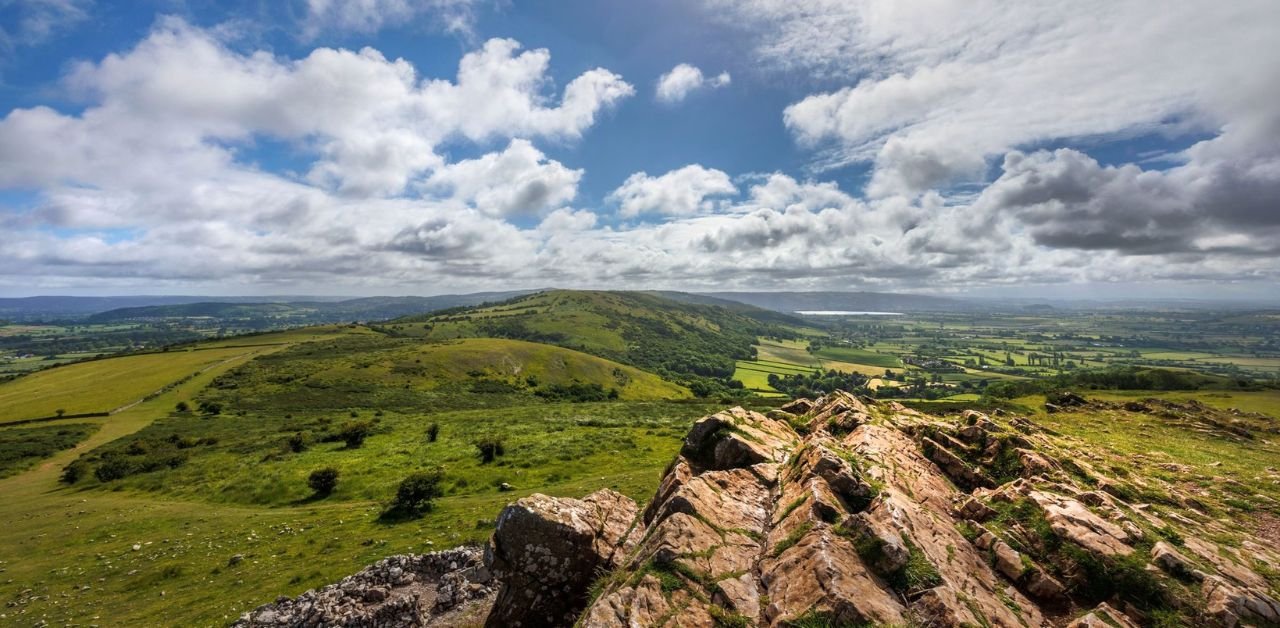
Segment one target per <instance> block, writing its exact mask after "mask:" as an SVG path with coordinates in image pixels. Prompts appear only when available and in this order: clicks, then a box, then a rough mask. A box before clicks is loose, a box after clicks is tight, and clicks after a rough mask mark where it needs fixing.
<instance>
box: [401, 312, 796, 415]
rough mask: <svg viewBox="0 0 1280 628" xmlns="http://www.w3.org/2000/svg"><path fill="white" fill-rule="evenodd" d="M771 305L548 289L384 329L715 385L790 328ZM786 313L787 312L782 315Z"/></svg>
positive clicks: (699, 387) (705, 390)
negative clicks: (524, 346)
mask: <svg viewBox="0 0 1280 628" xmlns="http://www.w3.org/2000/svg"><path fill="white" fill-rule="evenodd" d="M778 320H779V319H778V318H777V314H776V313H771V312H764V311H762V310H757V309H755V308H749V306H737V307H735V308H734V309H728V308H725V307H720V306H717V305H707V304H702V303H689V302H680V301H675V300H672V299H669V298H666V297H664V296H659V295H658V294H653V293H642V292H596V291H567V290H555V291H549V292H542V293H538V294H533V295H529V296H525V297H519V298H515V299H511V300H510V301H506V302H504V303H501V304H498V305H493V306H488V307H478V308H465V309H457V310H449V311H444V312H438V313H435V314H432V315H424V316H414V317H407V318H402V319H398V320H395V321H392V322H390V323H388V324H387V325H386V326H385V329H387V330H388V331H390V332H391V333H394V334H398V335H404V336H417V337H423V338H428V339H433V340H445V339H454V338H468V337H490V338H513V339H521V340H529V341H534V342H542V343H547V344H553V345H558V346H561V347H567V348H570V349H576V350H578V351H583V352H585V353H590V354H592V355H597V356H600V357H604V358H608V359H611V360H616V361H618V362H622V363H624V364H630V365H632V366H636V367H639V368H642V369H644V370H647V371H650V372H653V373H657V374H658V375H661V376H662V377H664V378H666V379H668V380H672V381H677V382H681V383H684V384H686V385H689V386H690V387H691V388H692V389H693V390H694V392H695V394H700V395H705V394H710V393H713V392H716V391H718V390H722V389H723V387H724V386H725V385H726V383H727V382H728V381H729V378H730V377H731V376H732V375H733V371H734V366H735V363H736V361H737V360H750V359H754V357H755V349H754V348H753V347H752V345H753V344H754V343H755V342H756V339H757V337H758V336H762V335H768V336H790V335H794V331H792V330H790V329H788V328H787V327H784V326H783V325H780V324H778V322H775V321H778ZM786 320H788V321H790V320H791V319H786Z"/></svg>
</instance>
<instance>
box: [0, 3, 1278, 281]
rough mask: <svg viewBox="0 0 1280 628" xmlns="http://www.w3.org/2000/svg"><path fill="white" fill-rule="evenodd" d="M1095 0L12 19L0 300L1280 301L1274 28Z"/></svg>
mask: <svg viewBox="0 0 1280 628" xmlns="http://www.w3.org/2000/svg"><path fill="white" fill-rule="evenodd" d="M1085 4H1086V5H1087V6H1078V5H1077V6H1073V7H1045V6H1023V5H1021V4H1009V3H1005V2H999V1H996V0H984V1H981V2H970V3H959V2H956V3H952V2H939V3H932V4H930V5H929V6H928V7H924V6H923V5H920V6H916V5H910V6H907V5H902V4H901V3H894V2H890V1H888V0H858V1H850V2H846V1H843V0H795V1H786V2H784V1H782V0H681V1H675V0H657V1H654V2H646V3H634V2H613V1H609V2H587V1H577V0H566V1H556V2H549V1H548V2H519V1H517V0H511V1H506V2H492V1H488V0H355V1H351V2H339V1H337V0H294V1H292V2H217V3H214V2H195V1H188V2H183V1H179V0H165V1H157V2H129V3H125V2H114V3H113V2H102V1H94V0H10V1H9V2H4V3H0V116H2V117H0V229H3V231H4V233H6V234H7V237H6V238H4V241H3V242H0V293H3V294H6V295H22V294H41V293H76V294H102V293H175V292H181V293H192V292H206V293H211V294H232V293H235V294H244V293H264V294H266V293H269V294H281V293H310V294H314V293H334V294H432V293H441V292H454V291H468V290H472V289H474V290H482V289H497V288H521V287H539V286H548V285H556V286H564V287H617V288H666V289H689V290H709V289H791V290H806V289H824V290H885V291H912V292H949V293H967V294H985V295H1001V294H1007V295H1013V296H1023V295H1044V296H1053V295H1071V296H1082V297H1089V296H1103V297H1105V296H1125V297H1127V296H1144V295H1151V296H1168V295H1186V296H1205V297H1215V296H1219V297H1231V298H1240V297H1249V296H1255V295H1257V296H1266V295H1268V294H1271V295H1273V294H1275V292H1276V287H1277V281H1276V277H1277V273H1278V272H1280V263H1277V255H1278V254H1280V244H1277V242H1280V208H1277V202H1278V201H1277V199H1280V148H1278V147H1277V145H1276V143H1275V142H1274V139H1273V138H1274V137H1275V136H1276V132H1277V131H1278V130H1280V113H1278V112H1277V111H1276V109H1275V108H1274V106H1273V105H1272V104H1269V103H1274V102H1275V99H1276V98H1277V97H1280V54H1276V53H1277V52H1278V51H1277V50H1276V45H1275V44H1274V42H1273V39H1274V37H1273V36H1272V35H1273V34H1272V33H1269V32H1268V31H1269V30H1270V29H1268V28H1267V25H1268V24H1275V23H1277V19H1278V18H1280V9H1278V8H1277V6H1276V5H1275V3H1272V2H1268V1H1265V0H1246V1H1242V2H1238V3H1233V4H1232V5H1231V6H1228V7H1222V6H1218V5H1217V4H1215V3H1213V2H1209V1H1208V0H1191V1H1188V2H1184V3H1179V5H1177V6H1174V7H1173V8H1171V9H1170V10H1168V11H1164V12H1162V13H1160V14H1159V15H1154V14H1151V13H1150V12H1149V11H1148V7H1147V6H1145V3H1143V2H1139V1H1137V0H1131V1H1120V2H1102V1H1098V2H1086V3H1085ZM1100 23H1101V24H1102V25H1103V26H1101V27H1099V26H1098V24H1100ZM468 68H470V70H468ZM1268 138H1272V139H1270V140H1269V139H1268Z"/></svg>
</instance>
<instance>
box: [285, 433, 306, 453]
mask: <svg viewBox="0 0 1280 628" xmlns="http://www.w3.org/2000/svg"><path fill="white" fill-rule="evenodd" d="M285 445H286V446H288V448H289V451H292V452H293V453H295V454H300V453H302V452H304V451H306V450H307V448H308V447H310V446H311V432H305V431H303V432H298V433H296V434H294V435H292V436H290V437H289V438H287V439H285Z"/></svg>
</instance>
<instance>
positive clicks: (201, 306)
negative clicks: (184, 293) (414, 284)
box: [85, 291, 528, 324]
mask: <svg viewBox="0 0 1280 628" xmlns="http://www.w3.org/2000/svg"><path fill="white" fill-rule="evenodd" d="M527 293H528V291H511V292H477V293H474V294H445V295H438V296H432V297H365V298H360V299H346V300H341V301H295V300H286V301H264V302H256V303H255V302H245V301H244V300H242V299H236V300H227V301H199V302H194V303H185V302H184V303H161V304H154V305H142V306H136V307H122V308H117V309H112V310H107V311H103V312H98V313H95V314H93V315H91V316H89V317H88V318H87V319H85V321H86V322H88V323H94V324H104V323H116V322H121V321H153V320H169V319H183V318H215V319H220V320H226V321H242V320H284V321H293V322H296V323H298V324H307V323H309V324H315V323H325V322H328V323H334V322H341V321H352V320H362V321H367V320H385V319H388V318H394V317H397V316H406V315H410V314H418V313H421V312H430V311H434V310H440V309H445V308H453V307H465V306H474V305H480V304H483V303H493V302H497V301H502V300H504V299H509V298H511V297H514V296H519V295H522V294H527Z"/></svg>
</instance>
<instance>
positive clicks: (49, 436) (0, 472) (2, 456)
mask: <svg viewBox="0 0 1280 628" xmlns="http://www.w3.org/2000/svg"><path fill="white" fill-rule="evenodd" d="M98 427H99V426H98V425H95V424H92V423H63V424H59V425H43V426H40V427H11V428H7V429H0V478H3V477H8V476H10V475H13V474H15V473H18V472H19V471H24V470H26V469H27V468H28V467H30V466H31V465H33V464H35V463H36V462H38V461H40V460H43V459H45V458H48V457H49V456H52V455H53V454H55V453H57V452H59V451H62V450H64V449H71V448H72V447H75V446H76V444H78V443H80V442H81V441H83V440H84V439H86V438H88V437H89V435H90V434H92V433H94V432H95V431H97V429H98Z"/></svg>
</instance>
